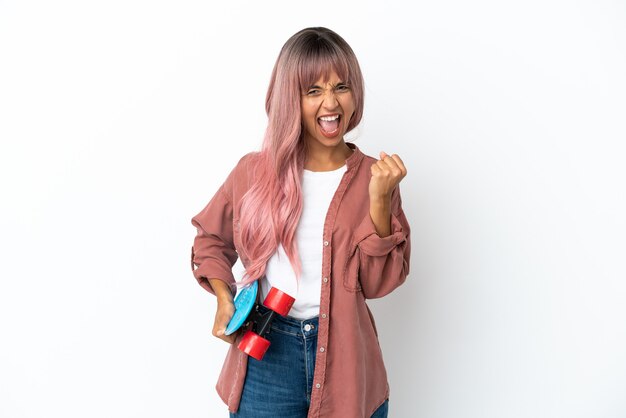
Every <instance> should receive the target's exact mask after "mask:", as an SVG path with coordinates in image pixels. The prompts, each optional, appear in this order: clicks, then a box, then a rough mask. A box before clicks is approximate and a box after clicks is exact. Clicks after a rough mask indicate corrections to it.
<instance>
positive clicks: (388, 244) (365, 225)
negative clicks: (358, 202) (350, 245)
mask: <svg viewBox="0 0 626 418" xmlns="http://www.w3.org/2000/svg"><path fill="white" fill-rule="evenodd" d="M404 241H406V233H405V231H404V229H403V228H402V224H401V223H400V221H399V220H398V218H397V217H396V215H394V214H393V213H392V214H391V234H390V235H388V236H386V237H384V238H381V237H380V235H378V233H377V232H376V226H375V225H374V221H372V217H371V216H370V214H369V212H368V213H366V214H365V217H364V218H363V220H362V221H361V223H360V224H359V226H358V227H357V228H356V230H355V236H354V243H355V245H358V246H359V248H360V249H361V251H362V252H363V253H365V254H368V255H372V256H381V255H387V254H389V253H390V252H391V250H393V248H394V247H396V246H397V245H398V244H401V243H402V242H404Z"/></svg>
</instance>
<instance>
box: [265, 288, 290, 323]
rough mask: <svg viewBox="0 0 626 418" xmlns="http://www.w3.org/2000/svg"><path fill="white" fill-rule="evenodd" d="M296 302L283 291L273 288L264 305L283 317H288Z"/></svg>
mask: <svg viewBox="0 0 626 418" xmlns="http://www.w3.org/2000/svg"><path fill="white" fill-rule="evenodd" d="M295 301H296V300H295V299H294V298H293V297H291V296H289V295H288V294H287V293H285V292H283V291H282V290H278V289H276V288H275V287H272V288H271V289H270V291H269V293H268V294H267V297H266V298H265V300H264V301H263V305H265V306H266V307H267V308H269V309H271V310H273V311H274V312H276V313H277V314H279V315H281V316H286V315H287V314H288V313H289V311H290V310H291V307H292V306H293V303H294V302H295Z"/></svg>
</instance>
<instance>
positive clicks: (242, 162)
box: [222, 151, 261, 196]
mask: <svg viewBox="0 0 626 418" xmlns="http://www.w3.org/2000/svg"><path fill="white" fill-rule="evenodd" d="M260 154H261V153H260V152H259V151H250V152H248V153H246V154H244V155H242V156H241V157H240V158H239V160H238V161H237V163H236V164H235V166H234V167H233V168H232V169H231V171H230V173H229V174H228V176H227V177H226V180H225V181H224V184H223V185H222V187H223V188H224V191H226V193H227V194H228V195H229V196H232V193H233V189H239V188H241V187H242V186H243V185H245V184H247V183H248V182H249V178H250V173H251V172H253V171H254V170H253V167H254V166H255V164H256V161H257V160H258V158H259V156H260Z"/></svg>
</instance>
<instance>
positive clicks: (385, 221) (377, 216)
mask: <svg viewBox="0 0 626 418" xmlns="http://www.w3.org/2000/svg"><path fill="white" fill-rule="evenodd" d="M370 217H371V218H372V222H373V223H374V226H375V227H376V233H377V234H378V236H380V237H381V238H384V237H386V236H389V235H391V197H388V198H385V197H381V198H376V199H370Z"/></svg>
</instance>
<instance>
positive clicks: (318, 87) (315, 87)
mask: <svg viewBox="0 0 626 418" xmlns="http://www.w3.org/2000/svg"><path fill="white" fill-rule="evenodd" d="M340 84H346V83H345V82H343V81H339V82H338V83H337V84H335V85H334V86H332V87H337V86H338V85H340ZM310 89H321V87H320V86H317V85H315V86H311V87H309V90H310Z"/></svg>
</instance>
